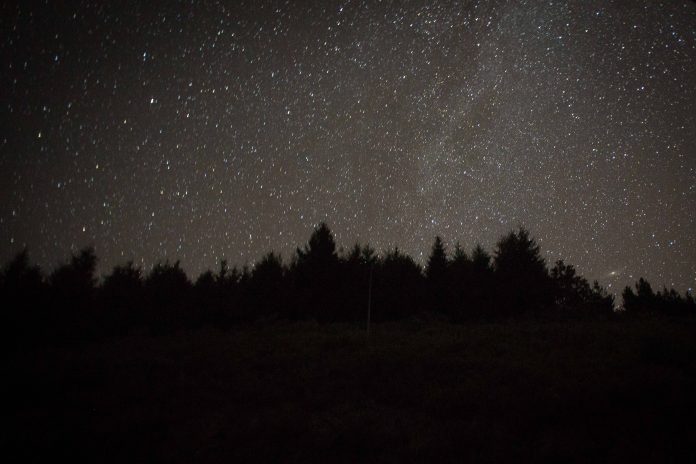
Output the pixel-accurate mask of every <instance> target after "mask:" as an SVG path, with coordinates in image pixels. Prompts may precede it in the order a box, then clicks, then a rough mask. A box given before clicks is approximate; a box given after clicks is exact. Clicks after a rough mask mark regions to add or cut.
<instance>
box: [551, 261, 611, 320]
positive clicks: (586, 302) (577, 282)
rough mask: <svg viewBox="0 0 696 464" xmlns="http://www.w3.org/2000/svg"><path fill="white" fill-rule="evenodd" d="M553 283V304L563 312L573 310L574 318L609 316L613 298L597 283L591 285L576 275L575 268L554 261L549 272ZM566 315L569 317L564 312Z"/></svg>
mask: <svg viewBox="0 0 696 464" xmlns="http://www.w3.org/2000/svg"><path fill="white" fill-rule="evenodd" d="M550 276H551V280H552V283H553V291H554V302H555V304H556V306H557V307H558V308H560V309H563V310H569V309H570V310H575V312H574V314H573V315H575V316H579V315H597V314H605V315H608V314H611V313H612V312H613V307H614V297H613V296H611V295H609V294H607V292H606V290H605V289H604V288H602V287H601V286H600V285H599V283H598V282H597V281H594V283H593V285H592V286H590V284H589V283H588V282H587V280H586V279H585V278H583V277H582V276H580V275H578V274H577V272H576V270H575V267H573V266H572V265H566V264H565V263H564V262H563V260H559V261H556V264H555V265H554V267H553V268H552V269H551V272H550ZM566 315H570V314H569V313H567V311H566Z"/></svg>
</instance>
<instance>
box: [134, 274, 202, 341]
mask: <svg viewBox="0 0 696 464" xmlns="http://www.w3.org/2000/svg"><path fill="white" fill-rule="evenodd" d="M191 288H192V285H191V282H190V281H189V279H188V277H187V276H186V273H185V272H184V271H183V270H182V269H181V267H180V263H179V261H176V262H175V263H174V264H170V263H169V261H166V262H164V263H157V264H156V265H155V266H154V267H153V268H152V270H151V271H150V273H149V274H148V276H147V279H145V294H146V303H147V305H146V317H147V322H148V325H149V327H150V330H151V331H153V332H155V333H161V332H164V331H167V330H171V329H173V328H176V327H177V326H181V325H182V324H183V325H187V324H190V323H191V321H192V316H193V314H191V313H190V312H188V311H187V310H188V309H189V305H190V298H191Z"/></svg>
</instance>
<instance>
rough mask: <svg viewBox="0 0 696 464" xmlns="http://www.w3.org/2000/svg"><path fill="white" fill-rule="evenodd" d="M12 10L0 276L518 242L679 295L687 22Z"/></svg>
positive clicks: (688, 203)
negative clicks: (93, 255) (11, 264)
mask: <svg viewBox="0 0 696 464" xmlns="http://www.w3.org/2000/svg"><path fill="white" fill-rule="evenodd" d="M34 3H36V2H32V4H31V5H30V4H28V3H27V4H25V3H22V2H20V3H18V4H15V5H5V6H3V7H2V14H1V16H2V19H0V22H1V26H2V30H4V31H5V34H4V37H2V39H1V40H2V42H0V46H1V50H2V58H3V60H2V67H3V72H2V76H1V77H0V79H1V84H2V90H1V92H2V101H1V106H0V115H1V116H0V117H1V122H2V126H1V127H2V133H1V134H0V183H1V185H0V195H1V196H0V243H2V249H1V250H2V254H1V255H0V258H2V260H3V262H5V261H7V260H8V259H9V258H10V257H11V255H12V254H14V253H16V252H17V251H19V250H20V249H21V248H22V247H23V246H28V247H29V250H30V253H31V256H32V258H33V260H35V261H37V262H38V263H39V264H41V265H42V266H44V267H45V268H47V269H51V267H52V266H54V265H55V264H56V263H58V262H61V261H64V260H65V259H67V257H68V255H69V253H70V250H76V249H78V248H80V247H83V246H85V245H89V244H92V245H94V246H95V247H96V250H97V253H98V255H99V256H100V258H101V260H102V261H101V265H102V267H101V269H102V271H103V272H106V271H107V270H108V268H109V267H110V266H112V265H114V264H116V263H120V262H124V261H126V260H128V259H133V260H134V261H135V262H136V263H142V265H143V266H145V267H146V268H147V267H149V266H151V265H152V264H153V263H155V262H156V261H158V260H160V259H176V258H180V259H181V261H182V265H183V266H184V268H185V269H187V270H188V271H189V272H190V274H191V275H195V274H196V273H198V272H200V271H202V270H203V269H206V268H209V267H215V266H216V262H217V261H218V260H219V259H220V258H223V257H225V258H227V259H228V260H229V261H230V262H231V263H234V264H238V265H242V264H244V263H246V262H248V263H252V262H254V261H255V260H257V259H258V258H259V257H260V256H261V255H262V254H263V253H264V252H266V251H268V250H270V249H275V250H276V251H280V252H281V253H282V254H283V257H284V258H285V259H286V261H288V260H289V258H290V256H291V253H292V250H293V249H294V247H296V246H298V245H300V244H302V243H304V242H306V240H307V238H308V237H309V234H310V233H311V230H312V228H313V227H314V226H315V225H316V224H317V223H319V222H320V221H326V222H328V224H329V225H330V227H331V228H332V229H333V230H334V232H335V234H336V236H337V241H338V243H339V244H340V245H342V246H345V247H349V246H350V245H352V244H353V243H354V242H356V241H360V242H367V241H369V242H370V244H371V245H373V246H374V247H375V248H377V249H379V250H384V249H386V248H388V247H393V246H399V248H400V249H402V250H403V251H405V252H407V253H409V254H411V255H413V256H414V257H416V258H417V259H419V260H421V261H422V260H423V257H424V256H426V255H427V254H428V252H429V247H430V245H431V243H432V240H433V238H434V236H435V235H436V234H439V235H441V236H442V237H443V238H444V240H445V242H446V243H447V245H448V247H449V249H450V250H451V249H452V248H453V246H454V244H455V242H457V241H459V242H460V243H461V244H462V245H463V246H465V247H466V248H470V247H473V246H474V245H475V244H476V243H479V242H480V243H481V244H483V245H484V247H486V248H488V249H491V248H492V246H493V244H494V243H495V241H496V239H497V238H498V237H499V236H500V235H501V234H503V233H504V232H506V231H508V230H510V229H512V228H515V227H517V226H518V225H524V226H525V227H527V228H528V229H530V231H531V233H532V234H533V235H534V236H535V237H536V238H537V240H538V241H539V242H540V244H541V246H542V250H543V251H544V253H545V255H546V257H547V260H548V261H549V262H553V261H555V260H556V259H559V258H563V259H565V260H566V262H570V263H573V264H575V265H576V266H577V267H578V268H579V270H580V271H581V272H582V273H583V274H584V275H585V276H587V277H588V278H590V279H594V278H597V279H599V280H600V281H601V282H603V283H605V284H608V285H609V286H610V289H611V290H617V289H618V288H620V287H621V286H623V285H625V284H628V283H630V282H632V281H634V280H635V279H637V278H638V276H641V275H642V276H646V277H647V278H648V279H649V280H651V282H653V286H657V287H661V286H662V285H663V284H666V285H668V286H669V285H673V286H675V287H676V288H678V289H679V290H686V289H688V288H693V287H696V214H695V212H696V2H691V1H682V2H677V1H674V2H670V1H665V2H657V1H642V2H641V1H631V2H609V1H585V0H578V1H574V2H556V1H554V2H536V1H508V2H505V1H465V2H422V3H421V2H386V1H385V2H376V1H342V2H332V1H316V2H309V1H302V2H299V1H298V2H261V1H250V2H213V1H209V2H175V1H167V2H161V3H159V2H140V1H137V2H126V1H119V2H86V1H83V2H79V3H81V4H80V5H77V3H78V2H74V3H73V2H70V3H69V6H63V5H58V4H57V3H53V2H48V3H49V5H47V6H43V7H40V6H37V5H34Z"/></svg>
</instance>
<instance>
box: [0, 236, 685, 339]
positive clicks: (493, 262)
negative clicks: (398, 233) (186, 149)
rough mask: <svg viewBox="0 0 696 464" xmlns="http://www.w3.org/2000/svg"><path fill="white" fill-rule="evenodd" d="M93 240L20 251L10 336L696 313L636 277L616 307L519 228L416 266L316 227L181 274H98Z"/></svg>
mask: <svg viewBox="0 0 696 464" xmlns="http://www.w3.org/2000/svg"><path fill="white" fill-rule="evenodd" d="M96 266H97V256H96V254H95V252H94V249H93V248H85V249H83V250H81V251H80V252H78V253H77V254H73V255H72V257H71V258H70V261H69V262H67V263H64V264H62V265H60V266H58V267H57V268H56V269H55V270H54V271H53V272H51V273H50V274H49V275H44V274H43V273H42V271H41V269H40V268H39V267H38V266H36V265H33V264H31V263H30V261H29V255H28V252H27V251H26V250H24V251H22V252H20V253H19V254H17V255H16V256H15V257H14V259H12V260H11V261H10V262H9V263H7V264H6V265H5V266H4V267H3V268H2V271H1V272H0V302H1V304H2V307H3V308H4V309H3V316H4V317H3V318H4V320H5V321H4V322H5V324H4V326H5V328H6V329H7V331H8V333H9V335H10V338H12V337H14V338H15V339H16V340H20V339H27V338H32V337H42V338H47V339H50V338H51V337H54V338H56V337H57V338H68V339H69V338H71V337H77V338H85V337H98V336H102V335H114V334H124V333H128V332H129V331H132V330H145V331H148V332H151V333H162V332H166V331H171V330H176V329H180V328H188V327H200V326H205V325H212V326H218V327H222V328H225V327H229V326H231V325H233V324H238V323H244V322H250V321H258V320H264V319H273V318H278V319H284V320H292V321H297V320H316V321H319V322H364V321H365V318H366V308H367V305H368V299H369V300H370V302H369V304H370V306H371V309H372V310H371V318H372V320H373V321H374V322H382V321H395V320H402V319H408V318H421V317H423V316H426V315H427V317H438V318H442V319H446V320H449V321H451V322H455V323H459V322H469V321H482V320H496V319H501V318H510V317H520V316H521V317H600V318H601V317H605V318H606V317H613V316H616V314H618V313H621V314H653V313H654V314H668V315H675V316H679V315H692V314H696V303H695V302H694V299H693V297H692V295H691V294H689V293H686V294H684V295H680V294H679V293H678V292H676V291H675V290H674V289H669V290H668V289H666V288H665V289H663V290H662V291H658V292H654V291H653V290H652V288H651V286H650V284H649V283H648V282H647V281H646V280H645V279H642V278H641V279H640V280H639V281H638V282H637V283H636V285H635V290H633V289H632V288H630V287H626V289H625V290H624V292H623V294H622V297H623V305H622V307H621V308H618V309H619V311H618V313H617V308H616V305H615V301H614V296H613V295H611V294H609V293H608V292H607V291H606V290H605V289H604V288H603V287H602V286H600V285H599V283H598V282H597V281H594V282H593V283H592V284H590V283H589V282H588V281H587V280H586V279H585V278H584V277H582V276H580V275H579V274H578V273H577V272H576V269H575V268H574V267H573V266H572V265H569V264H565V263H564V262H563V261H557V262H556V263H555V264H554V265H553V267H551V268H550V269H549V267H548V266H547V264H546V262H545V260H544V258H543V257H542V255H541V252H540V248H539V245H538V244H537V242H536V240H535V239H533V238H532V237H531V236H530V234H529V232H528V231H527V230H526V229H524V228H520V229H518V230H516V231H511V232H510V233H508V234H507V235H504V236H503V237H501V238H500V239H499V240H498V242H497V243H496V245H495V248H494V250H493V253H492V254H489V253H488V252H487V251H486V250H484V249H483V247H481V246H480V245H477V246H476V247H475V248H474V249H473V250H471V251H470V252H467V251H465V250H464V249H463V248H462V247H460V246H459V245H458V244H457V245H456V246H455V247H454V249H453V250H452V251H451V252H450V253H448V252H447V250H446V248H445V245H444V243H443V241H442V240H441V239H440V237H436V238H435V241H434V243H433V245H432V249H431V252H430V256H429V258H428V261H427V264H426V266H425V267H422V266H420V265H419V264H418V263H417V262H416V261H415V260H414V259H413V258H411V257H410V256H409V255H407V254H404V253H403V252H401V251H400V250H399V249H398V248H393V249H391V250H388V251H387V252H386V253H384V254H382V255H378V254H377V253H376V251H375V250H374V249H373V248H371V247H370V246H369V245H362V246H361V245H359V244H356V245H355V246H353V247H352V248H350V249H349V250H346V251H343V250H340V251H339V250H338V249H337V246H336V242H335V240H334V237H333V234H332V233H331V230H330V229H329V227H328V226H327V225H326V224H324V223H322V224H320V225H319V226H318V227H317V228H316V229H315V230H314V231H313V233H312V235H311V237H310V239H309V241H308V243H307V244H305V245H304V246H303V247H301V248H297V250H296V251H295V253H294V254H293V256H292V259H291V260H290V262H289V263H284V262H283V261H282V259H281V257H280V256H279V255H278V254H276V253H274V252H269V253H268V254H266V255H265V256H263V258H261V260H260V261H259V262H257V263H256V264H255V265H254V266H252V267H247V266H245V267H243V268H241V269H240V268H237V267H233V268H231V269H230V268H229V267H228V265H227V262H226V261H224V260H223V261H221V262H220V266H219V268H218V269H217V270H216V271H214V272H213V271H206V272H204V273H202V274H201V275H200V276H199V277H198V278H197V279H196V280H195V281H192V280H190V279H189V277H188V276H187V274H186V273H185V272H184V270H183V269H182V268H181V266H180V263H179V261H176V262H169V261H165V262H160V263H158V264H156V265H155V266H154V267H153V268H152V269H151V270H150V271H149V272H147V273H145V272H144V271H143V269H142V268H141V267H138V266H135V265H134V264H133V262H128V263H126V264H123V265H117V266H115V267H114V268H113V270H112V271H111V273H109V274H108V275H106V276H104V277H103V279H101V281H100V280H99V279H97V277H96Z"/></svg>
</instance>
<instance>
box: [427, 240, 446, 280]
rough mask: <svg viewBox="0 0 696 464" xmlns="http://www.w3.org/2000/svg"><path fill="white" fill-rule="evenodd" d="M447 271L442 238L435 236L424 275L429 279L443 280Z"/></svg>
mask: <svg viewBox="0 0 696 464" xmlns="http://www.w3.org/2000/svg"><path fill="white" fill-rule="evenodd" d="M446 273H447V251H446V250H445V245H444V244H443V243H442V239H441V238H440V237H439V236H436V237H435V242H433V246H432V248H431V250H430V256H429V257H428V265H427V266H426V268H425V276H426V278H427V279H428V280H429V281H443V280H444V278H445V274H446Z"/></svg>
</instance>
